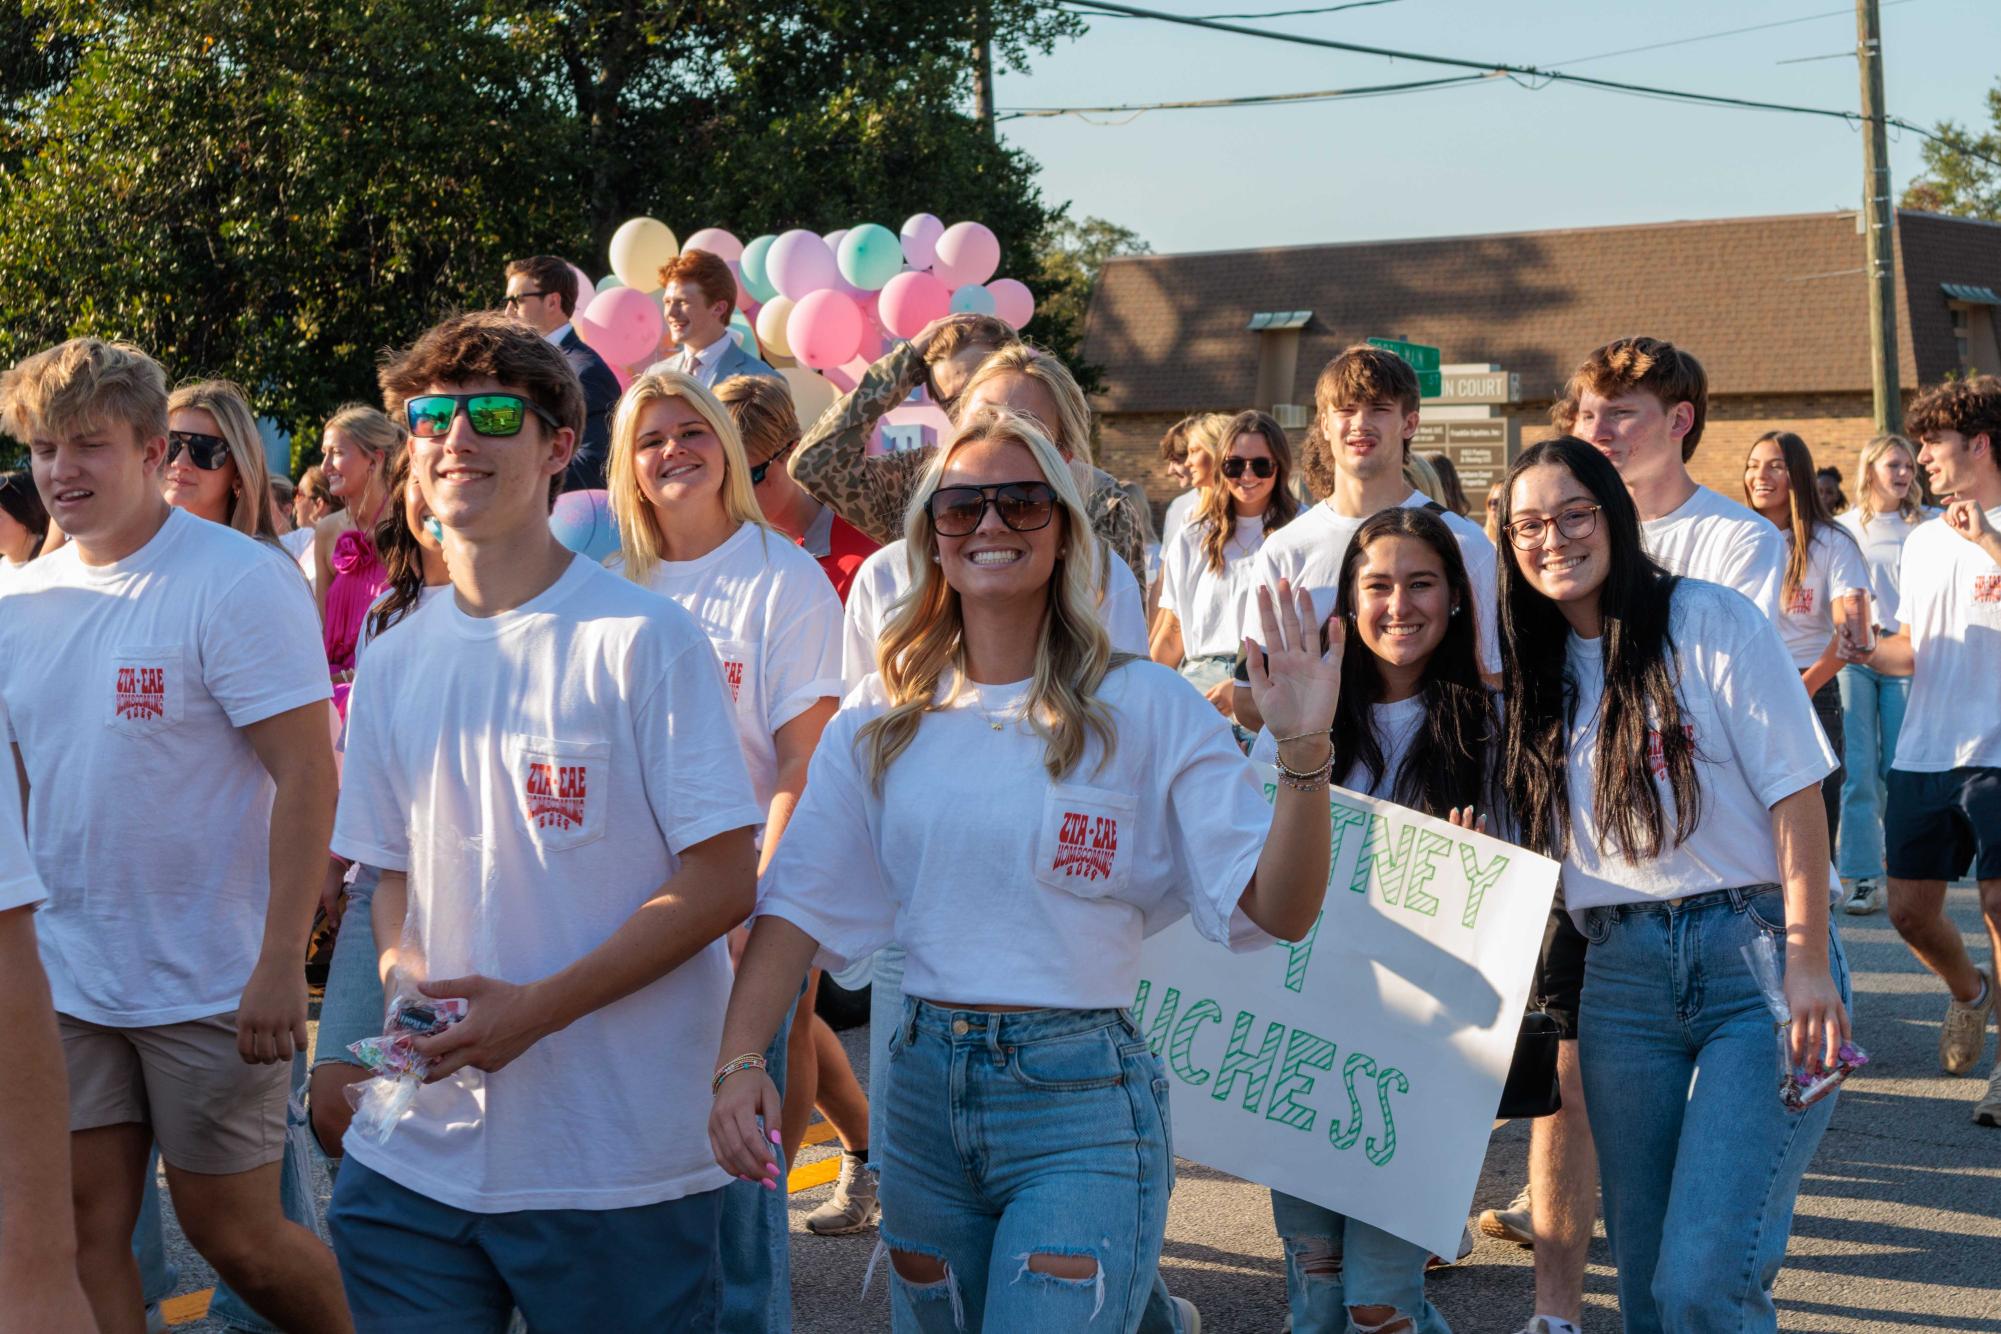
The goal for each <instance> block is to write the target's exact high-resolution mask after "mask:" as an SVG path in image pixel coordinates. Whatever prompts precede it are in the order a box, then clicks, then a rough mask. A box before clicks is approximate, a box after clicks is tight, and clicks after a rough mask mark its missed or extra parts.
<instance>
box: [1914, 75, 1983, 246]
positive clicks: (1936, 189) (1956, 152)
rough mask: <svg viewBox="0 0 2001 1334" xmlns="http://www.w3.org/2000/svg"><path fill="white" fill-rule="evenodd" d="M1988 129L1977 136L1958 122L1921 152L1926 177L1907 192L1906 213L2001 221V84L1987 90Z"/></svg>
mask: <svg viewBox="0 0 2001 1334" xmlns="http://www.w3.org/2000/svg"><path fill="white" fill-rule="evenodd" d="M1987 120H1988V128H1987V130H1986V131H1985V132H1984V133H1981V134H1975V133H1973V132H1972V131H1970V130H1968V129H1966V128H1965V127H1963V126H1961V125H1960V124H1958V123H1957V122H1955V121H1949V120H1948V121H1942V122H1940V123H1939V125H1937V126H1936V127H1935V129H1936V133H1937V134H1938V136H1939V138H1938V139H1937V140H1931V139H1928V140H1926V141H1925V142H1924V144H1923V146H1922V147H1921V148H1920V150H1919V151H1920V152H1921V153H1923V155H1924V160H1925V170H1924V174H1923V175H1921V176H1919V177H1917V178H1916V179H1915V180H1913V181H1912V182H1911V184H1910V187H1909V188H1908V189H1906V190H1905V191H1904V200H1903V206H1904V207H1905V208H1915V209H1923V210H1924V211H1925V212H1927V213H1949V214H1952V215H1953V216H1954V217H1960V218H1982V219H1985V220H1986V221H1988V222H2001V83H1997V84H1995V85H1994V87H1992V88H1990V89H1988V90H1987Z"/></svg>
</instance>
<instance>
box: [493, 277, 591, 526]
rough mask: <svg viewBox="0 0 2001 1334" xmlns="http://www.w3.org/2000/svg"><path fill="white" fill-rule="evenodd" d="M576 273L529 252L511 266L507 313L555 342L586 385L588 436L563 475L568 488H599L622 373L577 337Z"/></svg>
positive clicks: (585, 431)
mask: <svg viewBox="0 0 2001 1334" xmlns="http://www.w3.org/2000/svg"><path fill="white" fill-rule="evenodd" d="M577 296H578V293H577V273H576V270H575V269H572V268H571V267H570V266H569V265H568V264H567V263H565V262H564V261H562V260H560V259H557V258H556V257H555V256H553V255H530V256H529V257H528V258H527V259H517V260H515V261H514V262H513V263H511V264H509V265H508V266H507V302H506V306H507V313H508V314H509V315H511V316H513V317H514V318H515V319H516V320H518V321H520V322H521V323H522V324H525V325H527V326H528V327H529V328H531V329H533V330H534V331H535V332H536V333H539V334H541V335H542V336H543V337H544V338H546V339H548V340H549V341H550V342H552V343H554V344H555V345H556V350H557V351H559V352H561V353H562V354H563V360H565V361H567V362H569V363H570V369H571V370H573V371H575V372H576V373H577V379H578V381H579V382H580V383H582V385H583V387H584V436H583V439H582V440H581V441H579V442H578V444H577V452H576V455H575V456H574V457H573V458H572V459H571V460H570V466H569V469H568V471H566V472H565V473H564V474H563V489H564V490H565V491H589V490H599V489H602V488H603V486H604V467H605V462H606V460H607V459H609V458H610V456H611V414H612V410H613V409H614V408H616V407H617V406H618V395H619V387H618V377H617V376H615V375H613V374H612V371H611V367H609V366H607V365H606V364H605V360H604V358H603V357H601V356H599V355H598V354H597V353H596V352H595V351H593V350H592V349H591V348H590V346H589V345H588V344H586V343H585V342H584V340H583V339H581V338H579V337H578V336H577V331H576V328H575V326H574V325H572V324H571V323H570V321H571V319H572V318H574V317H575V315H576V311H577Z"/></svg>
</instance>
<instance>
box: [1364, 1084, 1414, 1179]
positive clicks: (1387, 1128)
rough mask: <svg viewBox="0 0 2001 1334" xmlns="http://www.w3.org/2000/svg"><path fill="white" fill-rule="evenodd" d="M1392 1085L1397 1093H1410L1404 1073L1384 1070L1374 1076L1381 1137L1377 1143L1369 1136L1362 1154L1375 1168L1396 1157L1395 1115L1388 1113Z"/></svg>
mask: <svg viewBox="0 0 2001 1334" xmlns="http://www.w3.org/2000/svg"><path fill="white" fill-rule="evenodd" d="M1392 1084H1395V1085H1396V1089H1397V1092H1398V1093H1408V1092H1410V1080H1408V1079H1406V1078H1405V1077H1404V1072H1403V1071H1401V1070H1385V1071H1383V1072H1382V1073H1381V1074H1379V1075H1377V1076H1376V1102H1377V1104H1378V1105H1379V1106H1380V1107H1381V1108H1382V1109H1383V1137H1382V1139H1381V1140H1380V1141H1378V1140H1377V1139H1376V1137H1375V1136H1374V1135H1371V1136H1369V1142H1368V1143H1367V1144H1365V1145H1363V1146H1362V1152H1363V1153H1365V1154H1367V1155H1368V1156H1369V1161H1370V1162H1372V1163H1374V1164H1375V1165H1376V1166H1377V1167H1381V1166H1382V1165H1383V1164H1385V1163H1387V1162H1388V1161H1389V1160H1390V1159H1392V1158H1394V1157H1396V1152H1397V1121H1396V1114H1395V1113H1393V1112H1391V1111H1390V1085H1392Z"/></svg>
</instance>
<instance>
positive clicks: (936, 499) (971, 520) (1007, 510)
mask: <svg viewBox="0 0 2001 1334" xmlns="http://www.w3.org/2000/svg"><path fill="white" fill-rule="evenodd" d="M989 505H991V506H993V511H994V513H995V514H998V515H1000V521H1001V522H1002V523H1004V524H1006V525H1007V526H1008V527H1009V528H1012V529H1013V530H1014V531H1015V532H1017V533H1032V532H1034V531H1036V530H1037V529H1038V528H1047V527H1048V526H1049V521H1050V520H1051V519H1053V518H1055V517H1056V488H1055V487H1052V486H1051V485H1049V483H1047V482H1002V483H1001V484H1000V485H998V486H941V487H939V488H938V489H937V490H936V491H933V492H932V493H931V495H930V497H929V498H928V499H926V500H925V502H924V509H925V512H926V513H928V514H929V515H930V516H931V527H932V529H933V531H935V532H936V533H937V534H938V535H939V536H940V537H966V536H968V535H970V534H971V533H972V532H973V531H974V530H975V529H977V528H978V527H979V526H980V520H982V519H984V518H986V517H987V507H988V506H989Z"/></svg>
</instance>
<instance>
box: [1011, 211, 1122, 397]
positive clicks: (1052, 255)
mask: <svg viewBox="0 0 2001 1334" xmlns="http://www.w3.org/2000/svg"><path fill="white" fill-rule="evenodd" d="M1047 237H1048V239H1047V241H1046V242H1045V244H1044V246H1043V250H1042V254H1041V255H1040V256H1039V257H1038V269H1039V272H1040V275H1041V276H1040V281H1036V282H1033V283H1032V284H1031V285H1032V286H1033V287H1034V289H1035V295H1036V308H1035V319H1034V320H1033V321H1032V322H1031V323H1030V324H1029V326H1028V332H1029V334H1030V336H1032V337H1035V338H1037V339H1038V341H1040V342H1042V343H1044V345H1046V346H1047V347H1049V348H1050V350H1051V351H1054V352H1056V353H1057V354H1058V355H1060V356H1062V357H1063V358H1064V359H1065V360H1067V361H1068V362H1069V363H1070V364H1071V367H1072V369H1074V370H1075V371H1076V373H1077V379H1078V382H1079V383H1080V384H1082V385H1083V386H1084V388H1085V390H1086V391H1087V392H1096V391H1097V390H1099V389H1101V388H1102V387H1103V383H1104V372H1103V368H1102V367H1099V366H1093V365H1089V364H1086V363H1084V362H1083V361H1082V359H1081V358H1080V357H1079V356H1078V355H1077V352H1078V349H1079V347H1080V346H1081V345H1082V343H1083V341H1084V316H1085V314H1086V313H1087V312H1088V311H1089V310H1090V307H1091V293H1092V291H1093V290H1094V289H1095V288H1096V287H1097V285H1098V273H1099V271H1100V270H1102V269H1103V268H1104V267H1105V261H1106V260H1108V259H1111V258H1113V257H1115V256H1118V255H1149V254H1152V253H1153V247H1152V246H1150V245H1148V244H1147V243H1146V242H1145V241H1143V240H1141V239H1140V237H1139V233H1137V232H1135V231H1133V230H1131V229H1130V228H1127V227H1121V226H1119V225H1118V224H1117V223H1115V222H1107V221H1105V220H1104V219H1103V218H1089V217H1087V218H1069V217H1063V218H1058V219H1057V220H1056V221H1055V222H1053V223H1052V224H1051V225H1050V228H1049V231H1048V233H1047Z"/></svg>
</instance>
